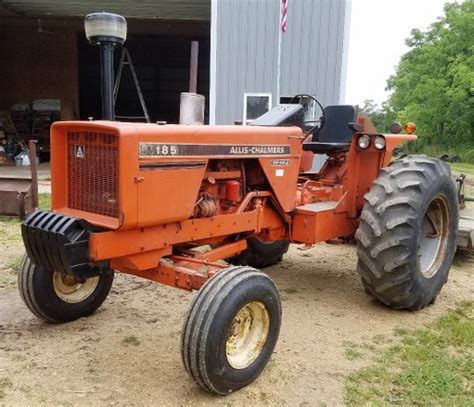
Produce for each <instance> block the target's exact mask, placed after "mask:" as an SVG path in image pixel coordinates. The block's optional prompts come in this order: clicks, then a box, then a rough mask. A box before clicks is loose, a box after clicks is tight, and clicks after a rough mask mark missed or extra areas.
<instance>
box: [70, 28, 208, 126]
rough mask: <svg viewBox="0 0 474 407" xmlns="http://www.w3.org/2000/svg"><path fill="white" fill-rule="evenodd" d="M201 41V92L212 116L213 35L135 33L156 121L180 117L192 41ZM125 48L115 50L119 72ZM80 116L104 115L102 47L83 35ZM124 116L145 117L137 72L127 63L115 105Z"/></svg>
mask: <svg viewBox="0 0 474 407" xmlns="http://www.w3.org/2000/svg"><path fill="white" fill-rule="evenodd" d="M193 40H196V41H199V72H198V93H200V94H202V95H204V96H205V97H206V120H207V113H208V110H209V109H208V106H209V101H208V100H209V55H210V52H209V38H196V37H184V36H183V37H177V36H173V37H171V36H153V35H131V36H130V37H129V38H128V39H127V42H126V47H127V49H128V51H129V52H130V56H131V58H132V62H133V65H134V67H135V71H136V73H137V76H138V81H139V83H140V87H141V89H142V92H143V96H144V99H145V102H146V105H147V108H148V111H149V114H150V118H151V120H152V122H154V121H157V120H165V121H167V122H168V123H178V121H179V97H180V93H181V92H187V91H188V86H189V85H188V84H189V61H190V53H191V41H193ZM120 53H121V50H120V49H117V50H116V52H115V70H116V71H117V65H118V62H119V58H120ZM79 98H80V117H81V119H87V118H88V117H94V118H95V119H99V118H100V117H101V112H100V69H99V50H98V49H97V47H94V46H92V45H90V44H89V43H88V42H87V40H85V39H84V38H83V36H80V38H79ZM115 110H116V113H117V114H118V115H123V116H143V111H142V109H141V105H140V100H139V98H138V94H137V91H136V89H135V85H134V83H133V80H132V75H131V73H130V70H129V69H128V67H124V70H123V74H122V81H121V83H120V90H119V94H118V98H117V104H116V106H115Z"/></svg>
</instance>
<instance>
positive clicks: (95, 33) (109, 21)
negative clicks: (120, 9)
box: [84, 11, 127, 44]
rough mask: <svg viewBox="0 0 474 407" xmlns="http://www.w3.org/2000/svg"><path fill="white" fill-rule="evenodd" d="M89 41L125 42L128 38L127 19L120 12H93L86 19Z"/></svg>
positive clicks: (85, 26) (85, 24)
mask: <svg viewBox="0 0 474 407" xmlns="http://www.w3.org/2000/svg"><path fill="white" fill-rule="evenodd" d="M84 28H85V31H86V37H87V39H88V40H89V42H92V43H97V42H101V41H112V42H117V43H119V44H123V43H124V42H125V40H126V38H127V20H125V18H124V17H123V16H121V15H119V14H114V13H106V12H105V11H102V12H100V13H91V14H88V15H87V16H86V18H85V19H84Z"/></svg>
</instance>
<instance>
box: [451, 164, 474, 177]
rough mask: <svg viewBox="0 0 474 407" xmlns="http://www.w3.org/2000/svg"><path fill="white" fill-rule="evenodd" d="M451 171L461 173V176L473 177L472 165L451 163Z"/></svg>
mask: <svg viewBox="0 0 474 407" xmlns="http://www.w3.org/2000/svg"><path fill="white" fill-rule="evenodd" d="M451 169H452V170H453V171H455V172H462V173H463V174H466V175H471V176H474V164H468V163H452V164H451Z"/></svg>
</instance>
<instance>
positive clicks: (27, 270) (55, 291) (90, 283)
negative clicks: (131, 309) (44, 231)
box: [18, 254, 114, 322]
mask: <svg viewBox="0 0 474 407" xmlns="http://www.w3.org/2000/svg"><path fill="white" fill-rule="evenodd" d="M113 280H114V273H113V271H112V270H110V271H108V272H106V273H103V274H101V275H100V276H96V277H90V278H86V279H85V280H83V281H79V280H77V279H75V278H74V277H71V276H66V275H64V274H61V273H58V272H56V271H51V270H48V269H46V268H45V267H42V266H37V265H36V264H34V263H32V261H31V260H30V258H29V257H28V255H26V254H25V256H24V257H23V260H22V262H21V265H20V270H19V271H18V289H19V290H20V294H21V297H22V298H23V301H24V302H25V304H26V306H27V307H28V308H29V309H30V311H31V312H32V313H33V314H35V315H36V316H37V317H39V318H41V319H44V320H45V321H48V322H68V321H73V320H75V319H78V318H81V317H84V316H87V315H89V314H92V313H93V312H94V311H95V310H96V309H97V308H99V307H100V306H101V305H102V303H103V302H104V301H105V299H106V297H107V295H108V294H109V291H110V288H111V287H112V282H113Z"/></svg>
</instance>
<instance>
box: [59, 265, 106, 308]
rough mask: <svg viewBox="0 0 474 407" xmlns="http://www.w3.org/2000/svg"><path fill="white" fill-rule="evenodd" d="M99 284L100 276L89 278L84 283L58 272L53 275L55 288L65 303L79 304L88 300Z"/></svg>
mask: <svg viewBox="0 0 474 407" xmlns="http://www.w3.org/2000/svg"><path fill="white" fill-rule="evenodd" d="M98 284H99V276H97V277H91V278H87V279H86V280H85V281H84V282H80V281H78V280H76V279H75V278H74V277H71V276H67V275H65V274H61V273H58V272H56V271H55V272H54V274H53V288H54V292H55V293H56V295H57V296H58V297H59V298H60V299H61V300H63V301H65V302H69V303H78V302H81V301H84V300H85V299H86V298H88V297H89V296H90V295H91V294H92V293H93V292H94V290H95V289H96V287H97V285H98Z"/></svg>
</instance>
